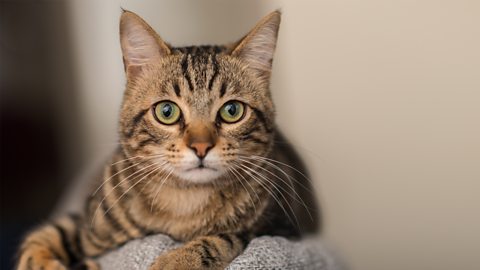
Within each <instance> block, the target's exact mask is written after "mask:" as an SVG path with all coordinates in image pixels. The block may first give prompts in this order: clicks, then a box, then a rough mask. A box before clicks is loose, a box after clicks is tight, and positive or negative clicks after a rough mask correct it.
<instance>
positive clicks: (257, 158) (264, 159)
mask: <svg viewBox="0 0 480 270" xmlns="http://www.w3.org/2000/svg"><path fill="white" fill-rule="evenodd" d="M243 157H245V158H249V159H256V160H262V161H263V162H265V163H267V164H269V165H270V166H271V167H273V168H275V169H277V170H278V171H280V172H282V173H283V174H284V175H287V176H288V174H287V173H286V172H285V171H284V170H283V169H282V168H280V167H278V166H277V165H275V164H274V163H273V162H275V163H277V164H280V165H283V166H286V167H288V168H290V169H292V170H294V171H296V172H297V173H299V174H300V175H301V176H302V177H303V178H304V179H305V180H307V181H309V182H310V183H312V180H310V178H308V177H307V176H306V175H305V174H304V173H302V172H301V171H299V170H298V169H296V168H295V167H292V166H290V165H288V164H286V163H283V162H280V161H278V160H275V159H271V158H266V157H261V156H250V157H248V156H243ZM288 177H289V178H290V179H291V180H293V181H295V183H297V184H298V185H300V186H301V187H302V188H303V189H305V190H306V191H307V192H309V193H310V194H314V193H313V192H312V190H311V189H310V188H308V187H306V186H305V185H304V184H303V183H302V182H300V181H299V180H297V179H296V178H295V177H293V176H288Z"/></svg>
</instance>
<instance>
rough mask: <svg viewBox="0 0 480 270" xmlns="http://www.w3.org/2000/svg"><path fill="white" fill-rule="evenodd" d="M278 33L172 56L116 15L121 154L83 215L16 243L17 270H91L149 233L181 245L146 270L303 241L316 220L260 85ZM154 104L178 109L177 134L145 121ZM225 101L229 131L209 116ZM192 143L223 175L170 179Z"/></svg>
mask: <svg viewBox="0 0 480 270" xmlns="http://www.w3.org/2000/svg"><path fill="white" fill-rule="evenodd" d="M279 23H280V13H279V12H273V13H271V14H269V15H268V16H266V17H265V18H264V19H263V20H261V21H260V22H259V23H258V24H257V26H255V28H254V29H253V30H251V32H250V33H249V34H248V35H247V36H245V37H244V38H243V39H241V40H240V41H239V42H237V43H234V44H230V45H227V46H192V47H183V48H174V47H171V46H169V45H168V44H166V43H165V42H163V41H162V39H161V38H160V37H159V36H158V35H157V34H156V33H155V32H154V31H153V29H152V28H150V26H148V25H147V24H146V23H145V22H144V21H143V20H142V19H141V18H140V17H138V16H137V15H135V14H134V13H132V12H128V11H125V12H124V13H123V14H122V18H121V23H120V36H121V44H122V50H123V55H124V63H125V70H126V74H127V87H126V91H125V95H124V101H123V105H122V109H121V114H120V125H119V132H120V142H121V147H120V148H119V149H118V151H117V152H116V153H115V154H114V155H113V157H112V159H111V161H110V162H108V163H107V165H106V166H105V168H104V170H103V172H102V173H101V174H100V175H99V177H98V179H96V182H95V184H94V188H93V189H92V196H90V197H89V198H88V200H87V202H86V207H85V211H84V212H83V213H79V214H76V215H70V216H66V217H63V218H60V219H57V220H54V221H52V222H51V223H48V224H45V225H43V226H40V227H39V228H37V229H36V230H34V231H32V232H31V233H30V234H29V235H27V237H26V238H25V240H24V242H23V244H22V246H21V249H20V251H19V261H18V269H21V270H24V269H44V270H50V269H66V268H67V267H69V266H74V265H77V266H78V265H79V264H81V265H82V266H86V267H87V268H89V269H96V268H98V265H96V264H95V263H94V262H93V261H92V260H91V258H93V257H95V256H98V255H101V254H103V253H104V252H106V251H108V250H111V249H113V248H115V247H118V246H119V245H122V244H123V243H125V242H127V241H128V240H130V239H134V238H140V237H143V236H146V235H148V234H153V233H163V234H167V235H169V236H171V237H173V238H174V239H177V240H181V241H185V242H186V243H185V245H184V246H183V247H181V248H178V249H176V250H173V251H170V252H167V253H166V254H162V255H160V256H159V257H158V258H157V260H156V261H155V263H153V264H152V266H151V267H150V269H222V268H224V267H225V266H227V265H228V264H229V263H230V262H231V261H232V260H233V259H234V258H235V257H236V256H237V255H239V254H240V253H241V252H242V251H243V249H244V248H245V247H246V246H247V245H248V242H249V241H250V239H251V238H252V237H254V236H257V235H263V234H270V235H283V236H287V237H296V236H299V235H300V234H301V233H305V232H314V231H315V230H316V229H317V228H318V225H319V224H318V216H317V214H318V211H317V209H316V205H315V200H314V199H313V197H312V196H311V193H309V192H308V189H310V185H309V183H308V181H306V177H304V175H301V174H300V173H299V172H300V171H305V168H304V167H303V165H302V163H301V162H300V160H299V159H298V157H297V155H296V154H295V152H294V151H293V150H292V148H291V147H290V146H289V144H288V143H287V142H286V141H285V139H284V138H283V137H282V136H281V134H280V133H279V132H278V130H277V129H276V127H275V125H274V107H273V103H272V99H271V96H270V91H269V80H270V71H271V63H272V57H273V51H274V49H275V43H276V38H277V32H278V27H279ZM162 100H170V101H173V102H175V103H176V104H177V105H178V106H179V107H180V108H181V110H182V116H181V119H180V120H179V122H178V123H176V124H173V125H163V124H161V123H159V122H158V121H157V120H156V118H155V117H154V114H153V113H152V112H153V110H152V106H153V105H154V104H156V103H157V102H159V101H162ZM230 100H238V101H241V102H243V103H244V104H246V109H245V115H244V116H243V118H242V119H241V120H240V121H239V122H237V123H233V124H227V123H224V122H222V121H221V120H220V118H219V116H218V113H217V112H218V110H219V109H220V108H221V106H222V105H223V104H225V102H227V101H230ZM192 142H197V143H200V144H204V145H205V144H208V145H210V146H213V147H211V149H207V148H204V150H205V151H204V153H203V154H205V153H206V154H207V156H208V155H210V152H213V153H215V154H214V155H216V156H217V157H218V159H217V161H218V162H217V163H218V164H220V165H218V164H217V165H218V166H221V167H222V168H226V169H225V171H224V172H222V174H221V175H220V176H219V177H216V178H215V179H210V180H209V179H207V180H208V181H206V180H205V179H203V180H201V181H200V180H199V179H196V178H195V177H196V176H195V175H193V176H188V177H183V176H182V173H181V172H179V171H180V169H179V168H181V166H183V165H182V164H183V163H182V162H183V161H182V160H183V158H184V157H185V156H186V155H188V154H190V155H192V152H195V149H196V148H194V147H193V146H192ZM192 150H193V151H192ZM207 150H209V151H210V152H209V153H207ZM197 155H198V150H197ZM205 160H207V159H206V157H205ZM205 162H206V161H205ZM205 164H207V163H205ZM186 178H188V179H186ZM308 212H310V214H311V215H312V217H311V218H309V217H308V215H309V213H308Z"/></svg>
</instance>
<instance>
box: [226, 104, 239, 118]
mask: <svg viewBox="0 0 480 270" xmlns="http://www.w3.org/2000/svg"><path fill="white" fill-rule="evenodd" d="M227 112H228V113H229V114H230V115H232V116H234V115H235V114H236V112H237V107H236V106H235V105H234V104H228V105H227Z"/></svg>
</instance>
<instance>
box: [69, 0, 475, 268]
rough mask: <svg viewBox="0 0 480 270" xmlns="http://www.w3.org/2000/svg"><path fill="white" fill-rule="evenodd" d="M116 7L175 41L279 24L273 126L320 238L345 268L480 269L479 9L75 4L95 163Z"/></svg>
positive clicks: (109, 84) (114, 44)
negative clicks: (303, 165)
mask: <svg viewBox="0 0 480 270" xmlns="http://www.w3.org/2000/svg"><path fill="white" fill-rule="evenodd" d="M120 6H122V7H124V8H126V9H130V10H132V11H135V12H137V13H138V14H140V15H141V16H143V17H144V18H145V19H146V20H147V21H148V22H150V23H151V25H152V26H153V27H154V28H155V29H157V30H158V32H159V33H160V34H161V35H162V37H163V38H164V39H166V40H168V41H170V42H172V43H173V44H175V45H185V44H190V43H194V44H200V43H221V42H229V41H233V40H235V39H237V38H238V37H240V36H241V35H243V34H244V33H245V32H246V31H247V30H248V29H249V28H250V27H251V26H253V24H254V23H255V22H256V20H258V19H259V18H261V16H262V15H265V14H267V13H268V12H270V11H271V10H273V9H276V8H281V9H282V11H283V13H284V16H283V23H282V26H281V31H280V39H279V45H278V51H277V54H276V60H275V62H274V76H273V85H272V90H273V95H274V98H275V100H276V104H277V108H278V123H279V124H280V126H281V127H283V129H284V130H285V132H286V133H287V135H288V136H289V137H290V138H291V139H292V141H293V142H294V144H295V146H296V147H297V149H298V150H299V152H300V153H301V154H302V155H303V157H304V158H305V159H306V160H307V162H308V163H309V165H310V168H311V169H312V171H313V178H314V179H315V181H316V184H317V187H318V190H319V194H320V196H321V201H322V203H323V206H324V210H325V219H326V224H325V225H326V228H325V234H324V235H325V237H326V238H327V239H329V240H330V241H331V242H333V243H334V244H335V245H336V246H337V247H338V249H339V250H340V251H341V253H342V254H343V256H344V258H346V259H347V261H348V262H349V264H350V265H351V267H352V268H353V269H359V270H376V269H378V270H382V269H390V270H395V269H398V270H400V269H402V270H403V269H437V270H439V269H478V267H479V265H480V258H479V254H480V166H479V165H480V2H479V1H476V0H470V1H469V0H456V1H454V0H450V1H443V0H435V1H434V0H432V1H427V0H416V1H414V0H403V1H401V0H397V1H385V0H378V1H375V0H364V1H355V0H342V1H339V0H330V1H298V0H295V1H293V0H291V1H286V0H285V1H266V0H264V1H259V0H249V1H246V0H242V1H220V0H217V1H206V0H203V1H185V0H181V1H179V0H176V1H158V0H156V1H112V0H102V1H97V0H89V1H86V0H82V1H71V2H70V7H71V8H70V13H71V14H70V15H71V20H72V25H71V28H72V29H71V37H72V39H73V41H74V44H75V54H76V57H75V60H76V70H77V72H78V78H77V79H78V81H79V83H80V86H79V87H80V89H81V90H82V91H81V93H82V96H81V100H80V101H79V102H81V104H82V105H83V106H82V108H83V120H84V123H85V125H86V126H85V127H84V130H85V133H84V134H83V136H85V137H86V138H87V139H88V141H89V143H88V145H87V146H86V147H85V148H84V149H85V154H86V155H87V156H89V157H92V158H94V157H96V156H98V155H100V154H104V153H105V152H106V151H108V150H109V149H111V148H112V147H114V144H113V143H112V142H114V137H115V129H116V118H117V112H118V108H119V102H120V100H121V94H122V89H123V85H124V78H123V70H122V63H121V54H120V47H119V43H118V19H119V15H120Z"/></svg>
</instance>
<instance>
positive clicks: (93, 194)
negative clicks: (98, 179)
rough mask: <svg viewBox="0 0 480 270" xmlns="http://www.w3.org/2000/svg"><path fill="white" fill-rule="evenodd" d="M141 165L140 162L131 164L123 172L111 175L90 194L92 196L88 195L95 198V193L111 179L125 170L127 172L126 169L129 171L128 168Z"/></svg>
mask: <svg viewBox="0 0 480 270" xmlns="http://www.w3.org/2000/svg"><path fill="white" fill-rule="evenodd" d="M141 163H142V162H138V163H135V164H133V165H131V166H128V167H126V168H124V169H123V170H121V171H118V172H117V173H115V174H113V175H112V176H110V177H109V178H107V179H105V180H104V181H103V182H102V184H100V186H99V187H98V188H97V189H96V190H95V191H94V192H93V193H92V195H90V196H92V197H93V196H95V194H97V192H98V191H99V190H100V189H101V188H102V187H103V186H104V185H105V184H106V183H107V182H108V181H110V180H111V179H112V178H113V177H115V176H117V175H119V174H120V173H122V172H124V171H126V170H128V169H130V168H132V167H135V166H137V165H140V164H141Z"/></svg>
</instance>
